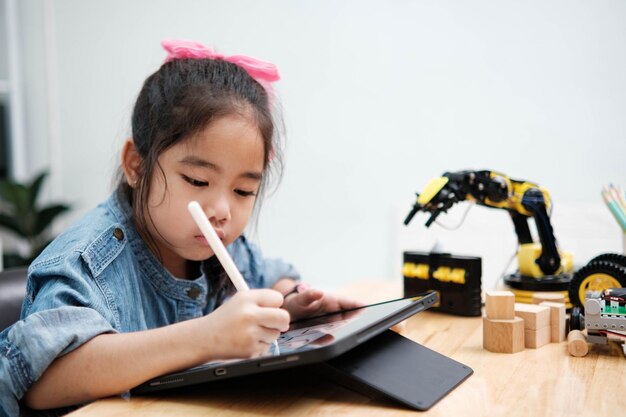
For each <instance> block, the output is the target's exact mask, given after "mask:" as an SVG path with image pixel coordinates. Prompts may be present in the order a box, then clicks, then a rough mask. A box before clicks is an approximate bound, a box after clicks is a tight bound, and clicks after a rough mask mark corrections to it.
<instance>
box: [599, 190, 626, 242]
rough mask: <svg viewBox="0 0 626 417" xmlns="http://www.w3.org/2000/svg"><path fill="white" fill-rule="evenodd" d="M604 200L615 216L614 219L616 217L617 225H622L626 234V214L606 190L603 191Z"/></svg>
mask: <svg viewBox="0 0 626 417" xmlns="http://www.w3.org/2000/svg"><path fill="white" fill-rule="evenodd" d="M602 198H603V199H604V202H605V203H606V205H607V207H608V208H609V210H610V211H611V214H613V217H615V220H616V221H617V223H618V224H619V225H620V227H621V228H622V230H623V231H624V232H626V213H625V212H624V211H622V209H621V207H620V205H619V203H618V202H616V201H615V200H614V199H613V196H612V195H611V193H610V192H609V191H608V190H607V189H606V188H605V189H603V190H602Z"/></svg>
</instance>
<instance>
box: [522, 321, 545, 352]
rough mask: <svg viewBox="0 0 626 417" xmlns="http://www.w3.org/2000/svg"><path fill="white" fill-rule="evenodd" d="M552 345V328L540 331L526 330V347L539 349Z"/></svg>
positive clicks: (540, 329)
mask: <svg viewBox="0 0 626 417" xmlns="http://www.w3.org/2000/svg"><path fill="white" fill-rule="evenodd" d="M548 343H550V326H544V327H541V328H539V329H536V330H533V329H524V346H526V347H527V348H533V349H537V348H540V347H541V346H543V345H547V344H548Z"/></svg>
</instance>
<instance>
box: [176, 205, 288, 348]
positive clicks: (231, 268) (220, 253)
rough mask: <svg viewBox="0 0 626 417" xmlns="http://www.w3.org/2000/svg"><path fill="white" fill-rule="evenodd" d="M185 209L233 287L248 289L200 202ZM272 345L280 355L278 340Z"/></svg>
mask: <svg viewBox="0 0 626 417" xmlns="http://www.w3.org/2000/svg"><path fill="white" fill-rule="evenodd" d="M187 209H188V210H189V213H191V217H193V219H194V220H195V222H196V224H197V225H198V227H199V228H200V231H201V232H202V234H203V235H204V237H205V239H206V240H207V242H209V246H211V249H213V252H215V256H217V259H218V260H219V261H220V263H221V264H222V266H223V267H224V270H225V271H226V274H227V275H228V277H229V278H230V280H231V281H232V283H233V285H234V286H235V289H237V291H246V290H249V289H250V287H248V284H247V283H246V281H245V280H244V279H243V276H242V275H241V272H239V270H238V269H237V266H236V265H235V262H234V261H233V258H231V257H230V255H229V254H228V251H227V250H226V248H225V247H224V244H223V243H222V241H221V240H220V238H219V236H217V233H216V232H215V229H213V226H211V223H210V222H209V219H207V217H206V215H205V214H204V211H202V207H200V204H199V203H198V202H197V201H191V202H190V203H189V204H188V205H187ZM274 347H275V348H276V354H277V355H280V350H279V349H278V342H277V341H276V340H275V341H274Z"/></svg>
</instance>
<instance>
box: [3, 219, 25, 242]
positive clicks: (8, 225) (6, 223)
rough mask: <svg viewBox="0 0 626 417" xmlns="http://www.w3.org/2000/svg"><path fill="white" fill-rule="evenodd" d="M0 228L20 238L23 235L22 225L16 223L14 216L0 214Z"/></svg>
mask: <svg viewBox="0 0 626 417" xmlns="http://www.w3.org/2000/svg"><path fill="white" fill-rule="evenodd" d="M0 227H4V228H5V229H8V230H10V231H12V232H14V233H16V234H17V235H18V236H21V237H24V235H25V230H24V224H23V223H22V222H19V221H17V220H16V218H15V216H7V215H6V214H2V213H0Z"/></svg>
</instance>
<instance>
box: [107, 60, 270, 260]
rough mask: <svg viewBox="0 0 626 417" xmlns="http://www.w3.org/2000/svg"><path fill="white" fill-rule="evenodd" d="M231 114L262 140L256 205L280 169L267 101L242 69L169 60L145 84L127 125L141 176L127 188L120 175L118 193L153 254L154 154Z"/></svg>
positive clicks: (210, 62)
mask: <svg viewBox="0 0 626 417" xmlns="http://www.w3.org/2000/svg"><path fill="white" fill-rule="evenodd" d="M232 114H240V115H242V116H244V117H252V118H253V120H254V121H255V122H256V124H257V126H258V128H259V131H260V132H261V136H262V138H263V142H264V152H265V155H264V170H263V171H264V175H263V179H262V182H261V186H260V189H259V197H258V198H257V201H259V199H260V196H261V194H262V193H263V191H264V190H265V188H266V187H267V185H268V182H269V179H270V178H269V177H270V175H269V174H270V173H272V174H276V175H277V178H280V175H281V171H282V158H281V152H280V147H279V143H278V140H277V137H278V135H277V134H276V132H275V130H276V129H275V125H274V120H273V118H272V112H271V106H270V102H269V97H268V94H267V92H266V90H265V89H264V88H263V87H262V86H261V84H259V83H258V82H257V81H255V80H254V79H253V78H252V77H250V75H248V73H247V72H246V71H245V70H244V69H243V68H241V67H239V66H237V65H235V64H232V63H230V62H226V61H223V60H219V59H174V60H172V61H170V62H167V63H165V64H163V65H162V66H161V68H159V70H158V71H156V72H155V73H154V74H152V75H151V76H149V77H148V78H147V79H146V81H145V82H144V84H143V87H142V89H141V91H140V93H139V96H138V98H137V102H136V103H135V107H134V110H133V114H132V121H131V124H132V138H133V142H134V144H135V147H136V149H137V151H138V153H139V155H140V156H141V160H142V162H141V166H140V176H139V178H138V183H137V185H136V186H135V188H132V187H130V186H129V185H128V183H127V182H126V180H125V178H124V176H123V175H121V172H120V175H119V178H118V183H117V191H118V193H120V196H121V198H123V199H124V200H126V201H127V202H128V203H130V205H131V206H132V208H133V212H134V216H135V223H136V227H137V230H138V232H139V233H140V234H141V236H142V238H143V239H144V241H145V242H146V243H147V244H148V246H149V247H150V248H151V249H152V250H153V252H154V253H155V254H156V255H157V256H159V253H158V251H157V250H156V245H155V240H154V238H153V237H152V236H150V234H149V233H148V229H147V224H148V222H151V221H152V220H151V219H150V218H149V215H148V216H146V213H145V211H144V210H143V208H144V207H147V203H148V196H149V195H150V184H151V181H150V179H151V178H152V175H154V174H155V172H156V170H159V171H161V175H164V174H163V171H162V169H161V167H160V166H159V164H158V158H159V156H160V155H161V153H162V152H164V151H165V150H167V149H168V148H170V147H171V146H173V145H175V144H177V143H180V142H181V141H184V140H186V139H188V138H190V137H191V136H193V135H194V134H196V133H198V132H199V131H201V130H202V129H204V128H205V127H206V126H207V125H209V124H210V123H211V122H212V121H214V120H216V119H218V118H220V117H224V116H227V115H232ZM164 180H165V177H164ZM166 186H167V184H166ZM146 217H148V218H146Z"/></svg>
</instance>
